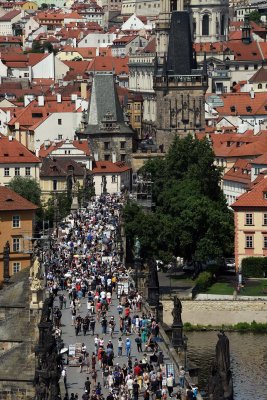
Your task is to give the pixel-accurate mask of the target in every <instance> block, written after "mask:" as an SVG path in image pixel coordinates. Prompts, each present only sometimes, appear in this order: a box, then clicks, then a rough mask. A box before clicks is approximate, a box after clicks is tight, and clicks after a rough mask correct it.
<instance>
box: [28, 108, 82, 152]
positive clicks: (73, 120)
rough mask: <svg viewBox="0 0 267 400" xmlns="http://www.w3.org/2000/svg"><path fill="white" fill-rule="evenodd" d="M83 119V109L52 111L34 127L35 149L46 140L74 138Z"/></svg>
mask: <svg viewBox="0 0 267 400" xmlns="http://www.w3.org/2000/svg"><path fill="white" fill-rule="evenodd" d="M81 119H82V111H79V112H77V111H76V112H53V113H51V114H50V115H48V117H47V118H46V119H44V120H42V121H40V123H39V124H38V126H36V127H35V128H34V146H35V149H38V148H39V147H40V145H41V144H42V143H44V142H45V141H46V140H66V139H73V138H74V135H75V130H76V129H77V128H78V127H79V125H80V122H81Z"/></svg>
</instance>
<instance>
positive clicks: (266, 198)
mask: <svg viewBox="0 0 267 400" xmlns="http://www.w3.org/2000/svg"><path fill="white" fill-rule="evenodd" d="M263 198H264V200H267V192H263Z"/></svg>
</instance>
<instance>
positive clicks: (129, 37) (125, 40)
mask: <svg viewBox="0 0 267 400" xmlns="http://www.w3.org/2000/svg"><path fill="white" fill-rule="evenodd" d="M137 36H138V35H127V36H122V37H120V38H117V39H114V40H113V44H117V43H125V44H126V43H129V42H131V41H132V40H133V39H135V38H136V37H137Z"/></svg>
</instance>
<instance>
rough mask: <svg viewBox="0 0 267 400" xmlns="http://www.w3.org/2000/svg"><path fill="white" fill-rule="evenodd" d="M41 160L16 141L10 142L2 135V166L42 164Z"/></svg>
mask: <svg viewBox="0 0 267 400" xmlns="http://www.w3.org/2000/svg"><path fill="white" fill-rule="evenodd" d="M40 162H41V161H40V159H39V158H38V157H36V156H35V155H34V154H32V153H31V152H30V151H29V150H28V149H27V148H26V147H25V146H23V144H21V143H20V142H18V141H17V140H16V139H13V140H12V141H10V140H9V138H8V137H7V136H4V135H2V134H0V164H21V163H23V164H24V163H35V164H36V163H40Z"/></svg>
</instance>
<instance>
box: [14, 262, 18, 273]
mask: <svg viewBox="0 0 267 400" xmlns="http://www.w3.org/2000/svg"><path fill="white" fill-rule="evenodd" d="M19 271H20V262H13V274H16V273H17V272H19Z"/></svg>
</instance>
